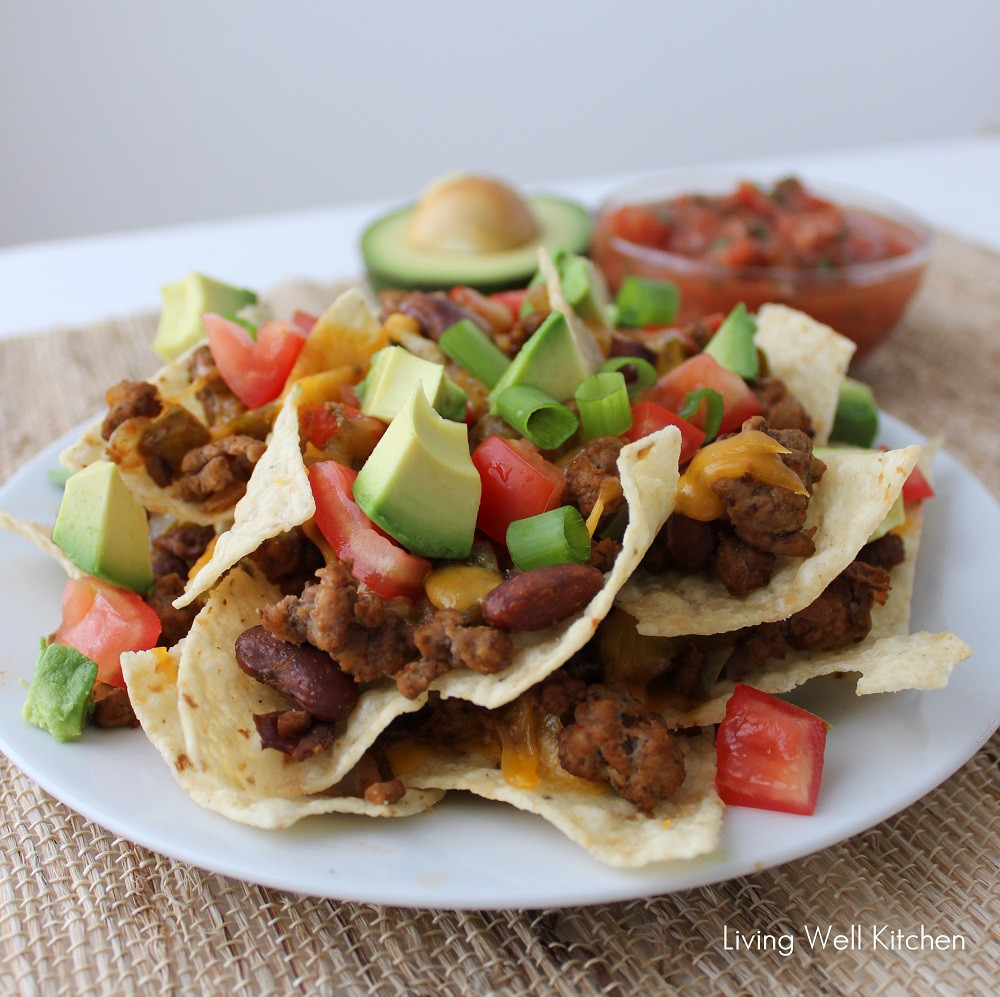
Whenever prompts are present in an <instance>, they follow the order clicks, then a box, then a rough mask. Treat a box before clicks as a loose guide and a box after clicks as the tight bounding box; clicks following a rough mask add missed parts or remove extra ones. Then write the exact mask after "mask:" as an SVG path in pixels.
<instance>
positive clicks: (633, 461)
mask: <svg viewBox="0 0 1000 997" xmlns="http://www.w3.org/2000/svg"><path fill="white" fill-rule="evenodd" d="M288 410H289V411H294V409H293V407H292V406H289V407H288ZM679 448H680V434H679V433H678V432H677V430H676V429H674V428H673V427H670V428H668V429H665V430H663V431H661V432H660V433H657V434H655V436H653V437H650V438H648V439H645V440H640V441H638V442H637V443H633V444H630V445H629V446H627V447H624V448H623V449H622V452H621V455H620V456H619V469H620V471H621V479H622V489H623V492H624V495H625V499H626V501H627V502H628V507H629V523H628V526H627V527H626V530H625V535H624V537H623V540H622V543H623V546H622V550H621V552H620V553H619V554H618V557H617V558H616V561H615V565H614V567H613V569H612V570H611V571H610V572H609V573H608V575H607V577H606V581H605V585H604V588H603V589H602V590H601V591H600V592H599V593H598V594H597V595H596V596H595V597H594V598H593V599H592V600H591V602H590V603H589V605H588V606H587V607H586V608H585V609H583V610H582V611H581V612H580V613H578V614H577V615H576V616H575V617H574V618H572V619H571V620H569V621H563V622H562V623H560V624H558V625H557V626H554V627H551V628H549V629H548V630H545V631H540V632H537V633H524V634H519V635H517V636H516V637H515V656H514V661H513V663H512V664H511V665H510V666H509V667H508V668H507V669H506V670H505V671H504V672H501V673H499V674H496V675H480V674H478V673H475V672H471V671H468V670H461V671H455V672H451V673H448V674H446V675H444V676H442V677H441V678H439V679H437V680H436V681H435V682H434V683H432V685H431V689H432V690H436V691H439V692H440V693H441V695H442V696H446V697H447V696H458V697H460V698H463V699H469V700H471V701H473V702H475V703H478V704H479V705H482V706H487V707H495V706H500V705H503V704H504V703H507V702H510V701H511V700H512V699H515V698H516V697H517V696H518V695H520V693H521V692H523V691H524V690H525V689H528V688H529V687H531V686H532V685H534V684H535V683H536V682H538V681H540V680H541V679H543V678H545V677H546V676H547V675H549V674H550V673H551V672H553V671H555V670H556V669H557V668H558V667H560V666H561V665H562V664H564V663H565V662H566V661H567V660H568V659H569V658H570V657H571V656H572V655H573V654H574V653H575V652H576V651H578V650H579V649H580V648H582V647H583V646H584V644H586V643H587V641H588V640H590V638H591V637H592V636H593V634H594V632H595V631H596V629H597V626H598V624H599V623H600V621H601V619H603V617H604V615H605V614H606V613H607V612H608V611H609V610H610V608H611V605H612V603H613V601H614V597H615V594H616V593H617V591H618V589H619V587H620V586H621V585H622V583H623V582H624V581H625V579H626V578H627V577H628V575H629V574H630V573H631V571H632V570H633V568H634V566H635V565H636V564H637V563H638V562H639V560H640V559H641V558H642V556H643V554H644V553H645V551H646V548H647V547H648V545H649V543H650V541H651V540H652V538H653V537H654V536H655V535H656V533H657V531H658V530H659V528H660V526H662V524H663V522H664V521H665V519H666V517H667V515H669V512H670V509H671V508H672V503H673V496H674V494H675V493H676V490H677V478H678V471H677V457H678V453H679ZM295 454H296V455H298V448H297V445H296V447H295ZM280 597H281V595H280V592H279V591H278V589H277V588H276V587H275V586H273V585H271V584H270V583H269V582H267V581H266V580H264V579H263V578H262V577H260V576H259V575H258V574H257V573H256V572H255V571H253V570H250V569H244V568H243V567H236V568H234V569H233V570H231V571H230V572H229V574H228V575H226V576H225V577H224V578H223V579H222V581H221V582H220V583H219V584H218V585H217V586H216V587H215V588H214V589H212V590H211V592H210V594H209V596H208V599H207V601H206V604H205V606H204V608H203V609H202V610H201V612H200V613H199V614H198V616H197V617H196V619H195V621H194V624H193V625H192V627H191V631H190V632H189V634H188V636H187V638H186V640H185V644H184V651H183V654H182V655H181V657H180V677H179V678H178V688H179V693H180V705H179V707H178V710H179V714H180V719H181V724H182V727H183V729H184V739H185V744H186V746H187V752H188V755H189V757H190V760H191V762H192V764H194V765H195V766H196V767H197V768H199V769H202V770H210V771H213V772H215V773H216V774H217V777H218V778H220V779H222V780H223V781H224V782H226V784H233V785H237V786H238V787H240V790H241V791H242V792H245V793H247V794H250V795H252V794H254V793H263V794H265V795H267V796H269V797H271V796H281V797H298V796H302V795H310V794H314V793H316V792H320V791H322V790H324V789H326V788H327V787H329V786H331V785H333V784H334V783H336V782H338V781H339V780H340V779H342V778H343V777H344V776H345V775H346V774H347V772H348V771H349V770H350V769H351V768H352V767H353V766H354V765H355V764H356V763H357V761H358V759H359V758H360V757H361V755H362V754H364V752H365V751H366V750H367V749H368V748H369V747H371V745H372V744H373V743H374V741H375V740H376V738H377V737H378V735H379V734H380V733H381V732H382V731H383V730H384V729H385V728H386V727H388V725H389V724H390V723H391V721H392V720H393V719H395V717H397V716H400V715H401V714H403V713H411V712H414V711H416V710H418V709H420V707H421V706H423V705H424V703H425V702H426V701H427V693H424V694H423V695H421V696H419V697H417V698H416V699H412V700H411V699H407V698H406V697H405V696H403V695H402V694H401V693H399V692H398V691H397V689H396V685H395V683H394V682H393V681H391V680H388V679H387V680H385V681H383V682H382V683H379V684H377V685H373V686H371V687H369V688H367V689H366V690H365V691H364V692H362V694H361V697H360V699H359V701H358V704H357V706H356V707H355V709H354V710H353V711H352V713H351V716H350V717H349V718H348V721H347V724H346V726H345V729H344V731H343V732H342V733H341V735H340V736H339V737H338V739H337V740H336V741H335V742H334V744H333V745H331V747H330V748H328V749H326V750H325V751H323V752H321V753H320V754H318V755H316V756H315V757H314V758H311V759H308V760H307V761H304V762H300V763H297V764H296V765H294V766H289V765H287V764H286V763H284V760H283V757H282V756H281V755H280V753H278V752H273V751H268V752H262V751H261V750H260V746H259V738H258V737H257V734H256V730H255V728H254V725H253V719H252V718H253V714H254V713H263V712H268V711H270V710H275V709H282V708H285V707H286V706H287V700H286V699H285V698H284V697H282V696H281V695H280V694H279V693H277V692H274V691H273V690H271V689H269V688H268V687H266V686H264V685H263V684H261V683H259V682H257V681H256V680H254V679H252V678H250V677H249V676H248V675H246V674H244V673H243V672H242V671H241V670H240V668H239V666H238V665H237V663H236V660H235V656H234V653H233V647H234V645H235V642H236V638H237V637H238V636H239V635H240V634H241V633H242V632H243V631H244V630H247V629H249V628H250V627H252V626H256V625H257V624H259V623H260V611H261V608H262V607H263V606H264V605H267V604H271V603H275V602H277V601H278V600H279V599H280ZM206 704H207V707H208V708H203V707H205V706H206ZM238 731H244V732H246V733H245V734H239V735H238V734H236V733H234V732H238ZM262 756H263V757H262Z"/></svg>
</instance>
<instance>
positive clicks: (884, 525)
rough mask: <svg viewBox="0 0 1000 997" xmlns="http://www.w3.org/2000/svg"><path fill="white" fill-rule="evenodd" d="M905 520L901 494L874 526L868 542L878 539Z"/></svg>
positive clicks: (904, 506) (904, 507)
mask: <svg viewBox="0 0 1000 997" xmlns="http://www.w3.org/2000/svg"><path fill="white" fill-rule="evenodd" d="M905 522H906V504H905V503H904V502H903V496H902V495H897V496H896V501H895V502H893V503H892V505H891V506H889V511H888V512H887V513H886V514H885V519H883V520H882V522H881V523H879V524H878V526H876V527H875V532H874V533H872V535H871V536H870V537H869V538H868V543H871V542H872V541H873V540H879V539H880V538H882V537H884V536H885V535H886V534H887V533H888V532H889V531H890V530H894V529H895V528H896V527H897V526H902V525H903V523H905Z"/></svg>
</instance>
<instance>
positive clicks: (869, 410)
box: [830, 377, 878, 448]
mask: <svg viewBox="0 0 1000 997" xmlns="http://www.w3.org/2000/svg"><path fill="white" fill-rule="evenodd" d="M877 435H878V405H876V404H875V395H874V393H873V392H872V389H871V388H870V387H869V386H868V385H867V384H865V383H864V382H863V381H858V380H855V379H854V378H853V377H845V378H844V380H843V381H841V382H840V389H839V392H838V395H837V414H836V415H835V416H834V419H833V429H832V430H831V431H830V442H831V443H851V444H853V445H854V446H858V447H866V448H867V447H871V445H872V444H873V443H874V442H875V437H876V436H877Z"/></svg>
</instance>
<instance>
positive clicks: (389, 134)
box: [0, 0, 1000, 246]
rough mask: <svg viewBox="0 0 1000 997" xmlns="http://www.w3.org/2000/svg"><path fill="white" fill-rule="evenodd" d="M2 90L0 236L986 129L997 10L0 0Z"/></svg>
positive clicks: (543, 1)
mask: <svg viewBox="0 0 1000 997" xmlns="http://www.w3.org/2000/svg"><path fill="white" fill-rule="evenodd" d="M0 97H2V114H0V246H3V245H12V244H16V243H26V242H32V241H35V240H42V239H52V238H60V237H66V236H75V235H82V234H89V233H101V232H113V231H120V230H127V229H133V228H139V227H147V226H154V225H164V224H173V223H181V222H189V221H195V220H209V219H219V218H232V217H237V216H245V215H250V214H261V213H268V212H274V211H287V210H297V209H306V208H318V207H324V206H329V205H336V204H341V203H345V202H351V201H356V200H358V199H370V198H406V197H409V196H411V195H412V194H413V193H414V192H415V191H416V190H418V189H419V188H420V187H421V186H423V185H424V184H425V183H427V182H428V181H429V180H431V179H433V178H434V177H436V176H438V175H440V174H442V173H445V172H448V171H450V170H453V169H457V168H467V169H476V170H481V171H490V172H493V173H496V174H498V175H501V176H504V177H506V178H507V179H510V180H513V181H516V182H520V183H524V184H540V185H544V184H545V182H546V181H549V180H552V181H563V180H567V179H573V178H580V177H591V176H596V175H600V174H607V173H619V172H627V171H640V170H642V171H645V170H655V169H659V168H667V167H677V166H683V165H687V164H703V163H709V162H713V161H722V160H725V161H728V160H736V159H746V158H752V157H760V156H771V157H781V156H786V155H787V156H788V157H789V158H790V159H791V158H792V157H793V156H795V155H796V154H804V153H811V152H824V151H828V150H836V149H849V148H860V147H866V146H876V145H881V144H885V143H891V142H897V141H906V142H909V141H919V140H928V139H941V138H949V137H955V136H974V135H977V134H981V133H984V132H989V131H991V130H992V131H994V132H995V131H996V130H997V129H998V127H1000V3H998V2H997V0H839V2H838V3H837V4H835V5H833V4H829V3H823V4H817V3H809V2H785V3H777V2H768V0H759V2H757V3H747V2H745V0H705V2H694V3H690V2H689V3H685V4H679V3H670V2H667V0H659V2H657V0H621V2H616V3H598V2H594V0H577V2H572V0H513V2H507V3H500V2H495V3H489V4H486V3H482V2H479V3H477V2H475V0H465V2H462V3H459V2H449V0H419V2H411V3H402V2H398V3H390V2H376V0H356V2H354V3H351V4H344V3H338V2H325V3H323V2H318V0H311V2H310V0H301V2H295V0H291V2H288V0H286V2H270V3H263V2H236V0H228V2H223V0H170V2H166V0H145V2H141V3H135V2H133V3H127V2H125V0H118V2H115V0H74V2H67V0H62V2H59V0H0ZM941 182H942V184H947V183H948V182H949V180H948V178H947V177H946V176H942V178H941Z"/></svg>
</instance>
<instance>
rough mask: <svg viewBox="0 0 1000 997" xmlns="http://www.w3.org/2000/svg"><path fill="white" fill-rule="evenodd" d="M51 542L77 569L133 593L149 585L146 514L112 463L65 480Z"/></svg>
mask: <svg viewBox="0 0 1000 997" xmlns="http://www.w3.org/2000/svg"><path fill="white" fill-rule="evenodd" d="M52 539H53V541H54V542H55V543H56V545H57V546H59V547H60V548H61V549H62V551H63V553H64V554H65V555H66V556H67V557H68V558H69V559H70V560H71V561H72V562H73V563H74V564H75V565H76V566H77V567H78V568H80V570H81V571H84V572H86V573H87V574H88V575H92V576H93V577H94V578H99V579H101V580H102V581H105V582H110V583H111V584H112V585H117V586H119V587H120V588H126V589H131V590H132V591H133V592H148V591H149V589H150V587H151V586H152V584H153V565H152V556H151V553H150V546H149V526H148V523H147V520H146V510H145V509H143V507H142V506H141V505H140V504H139V502H138V501H137V500H136V499H135V498H134V497H133V495H132V493H131V492H130V491H129V490H128V486H127V485H126V484H125V482H124V481H123V480H122V476H121V474H120V473H119V471H118V467H117V466H116V465H115V464H113V463H112V462H111V461H107V460H97V461H94V463H93V464H90V465H88V466H87V467H85V468H83V470H81V471H77V472H76V474H74V475H72V476H71V477H69V478H68V479H67V480H66V485H65V489H64V491H63V498H62V503H61V504H60V506H59V515H58V516H57V517H56V525H55V526H54V527H53V530H52Z"/></svg>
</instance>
